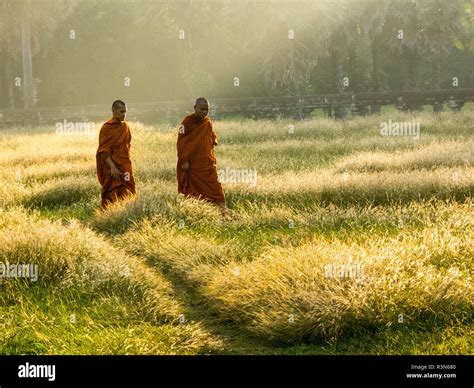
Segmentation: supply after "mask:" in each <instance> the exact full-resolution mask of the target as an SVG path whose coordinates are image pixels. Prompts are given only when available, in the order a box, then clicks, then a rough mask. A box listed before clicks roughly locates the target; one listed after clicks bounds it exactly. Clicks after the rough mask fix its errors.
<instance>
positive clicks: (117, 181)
mask: <svg viewBox="0 0 474 388" xmlns="http://www.w3.org/2000/svg"><path fill="white" fill-rule="evenodd" d="M126 112H127V107H126V105H125V103H124V102H123V101H120V100H117V101H114V103H113V104H112V113H113V117H112V118H111V119H110V120H109V121H107V122H106V123H104V125H103V126H102V128H101V130H100V134H99V148H98V149H97V154H96V162H97V177H98V178H99V182H100V184H101V186H102V201H101V208H102V209H105V208H106V207H107V205H108V204H110V203H114V202H116V201H117V200H120V199H124V198H126V197H128V196H130V195H134V194H135V180H134V178H133V171H132V161H131V160H130V145H131V140H132V135H131V132H130V128H129V127H128V124H127V123H126V122H125V121H124V120H125V113H126Z"/></svg>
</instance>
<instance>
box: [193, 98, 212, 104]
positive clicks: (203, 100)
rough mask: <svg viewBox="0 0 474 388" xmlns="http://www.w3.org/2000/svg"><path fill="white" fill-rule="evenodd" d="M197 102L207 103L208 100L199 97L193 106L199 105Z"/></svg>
mask: <svg viewBox="0 0 474 388" xmlns="http://www.w3.org/2000/svg"><path fill="white" fill-rule="evenodd" d="M199 104H204V105H209V101H207V98H204V97H199V98H198V99H197V100H196V102H195V103H194V106H196V105H199Z"/></svg>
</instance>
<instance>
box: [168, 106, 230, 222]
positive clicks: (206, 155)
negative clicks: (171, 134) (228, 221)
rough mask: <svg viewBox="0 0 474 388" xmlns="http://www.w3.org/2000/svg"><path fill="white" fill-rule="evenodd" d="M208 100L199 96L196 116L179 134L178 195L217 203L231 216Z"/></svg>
mask: <svg viewBox="0 0 474 388" xmlns="http://www.w3.org/2000/svg"><path fill="white" fill-rule="evenodd" d="M208 112H209V101H207V100H206V99H205V98H203V97H200V98H198V99H197V100H196V102H195V105H194V113H193V114H190V115H189V116H186V117H185V118H184V119H183V121H182V123H181V125H180V127H179V133H178V142H177V144H176V147H177V150H178V165H177V178H178V192H179V193H181V194H184V195H185V196H191V197H195V198H200V199H203V200H205V201H210V202H214V203H217V204H218V205H219V206H220V209H221V213H222V216H223V217H226V216H228V211H227V206H226V201H225V196H224V191H223V190H222V186H221V184H220V183H219V181H218V180H217V167H216V156H215V155H214V146H216V145H217V135H216V133H215V132H214V130H213V128H212V122H211V120H210V119H209V117H207V114H208Z"/></svg>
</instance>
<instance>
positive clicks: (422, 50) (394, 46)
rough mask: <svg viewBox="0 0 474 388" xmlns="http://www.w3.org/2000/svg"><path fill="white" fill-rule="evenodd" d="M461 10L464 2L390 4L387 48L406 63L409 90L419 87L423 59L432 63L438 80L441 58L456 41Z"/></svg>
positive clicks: (440, 0) (416, 0)
mask: <svg viewBox="0 0 474 388" xmlns="http://www.w3.org/2000/svg"><path fill="white" fill-rule="evenodd" d="M462 8H463V0H452V1H449V2H448V1H443V0H393V1H392V2H391V4H390V7H389V12H390V13H391V15H392V18H391V20H390V22H388V23H387V24H386V30H385V32H386V34H385V37H386V40H385V44H387V46H388V48H389V49H390V51H391V52H392V53H393V54H395V55H401V56H402V57H404V58H405V59H406V61H407V66H408V82H409V87H410V88H412V89H417V88H418V87H419V86H420V83H419V80H420V77H419V69H420V65H421V63H422V61H423V59H425V60H429V61H431V63H432V64H433V66H434V69H435V73H436V74H438V76H437V78H438V79H439V67H438V63H439V58H440V55H441V54H442V53H445V52H447V50H448V49H449V47H451V46H452V45H453V43H454V41H455V38H456V35H457V33H458V31H459V27H460V26H459V16H460V12H461V10H462ZM398 31H402V34H403V38H402V39H400V38H399V37H398V36H397V33H398ZM437 83H438V84H439V81H437ZM435 86H437V85H435Z"/></svg>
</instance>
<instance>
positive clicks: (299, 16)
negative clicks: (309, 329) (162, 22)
mask: <svg viewBox="0 0 474 388" xmlns="http://www.w3.org/2000/svg"><path fill="white" fill-rule="evenodd" d="M345 3H346V1H345V0H344V1H340V2H337V3H334V1H331V0H319V1H316V0H312V1H304V2H303V1H302V2H300V3H297V2H284V3H279V4H278V3H275V2H271V3H267V4H263V3H262V2H261V1H256V0H241V1H239V2H234V1H230V0H226V1H225V2H224V4H223V6H222V9H221V11H220V13H219V17H221V18H222V19H223V20H225V21H226V22H227V26H228V28H230V29H233V28H235V27H236V26H242V25H243V26H245V29H246V31H245V32H244V33H243V35H242V36H241V37H240V44H241V49H246V48H250V49H251V50H252V51H253V52H255V53H257V55H258V61H259V65H260V75H261V76H262V77H263V79H264V82H265V84H266V85H267V86H268V87H269V88H270V89H271V90H277V89H280V90H286V91H287V92H290V93H291V92H296V93H298V90H301V89H302V88H304V87H305V86H306V85H307V83H308V79H309V74H310V71H311V70H312V69H313V68H314V66H315V65H316V63H317V60H318V57H319V55H320V54H321V50H323V49H324V43H325V41H326V40H327V39H328V37H329V36H330V32H331V28H332V25H333V24H334V23H336V22H337V21H339V20H340V19H341V17H342V16H341V15H342V12H341V11H342V9H343V8H344V5H345ZM293 34H294V35H293ZM292 37H293V38H292Z"/></svg>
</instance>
